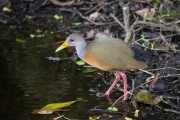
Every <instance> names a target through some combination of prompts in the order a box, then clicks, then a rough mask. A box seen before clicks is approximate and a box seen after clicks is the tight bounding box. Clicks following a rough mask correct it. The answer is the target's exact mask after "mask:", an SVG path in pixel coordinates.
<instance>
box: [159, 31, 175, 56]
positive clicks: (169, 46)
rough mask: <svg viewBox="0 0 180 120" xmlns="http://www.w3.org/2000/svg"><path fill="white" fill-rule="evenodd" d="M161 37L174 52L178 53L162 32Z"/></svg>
mask: <svg viewBox="0 0 180 120" xmlns="http://www.w3.org/2000/svg"><path fill="white" fill-rule="evenodd" d="M160 37H161V38H162V40H163V41H164V42H165V43H166V44H167V45H168V46H169V47H170V48H171V50H172V51H173V52H174V53H176V51H175V50H174V49H173V47H172V46H171V45H170V44H169V43H168V42H167V41H166V39H165V37H164V36H163V35H162V34H160Z"/></svg>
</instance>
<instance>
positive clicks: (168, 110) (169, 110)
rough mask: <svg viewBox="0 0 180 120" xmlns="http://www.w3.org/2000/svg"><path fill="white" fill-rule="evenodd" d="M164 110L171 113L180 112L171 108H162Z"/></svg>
mask: <svg viewBox="0 0 180 120" xmlns="http://www.w3.org/2000/svg"><path fill="white" fill-rule="evenodd" d="M164 111H166V112H173V113H176V114H180V111H177V110H172V109H164Z"/></svg>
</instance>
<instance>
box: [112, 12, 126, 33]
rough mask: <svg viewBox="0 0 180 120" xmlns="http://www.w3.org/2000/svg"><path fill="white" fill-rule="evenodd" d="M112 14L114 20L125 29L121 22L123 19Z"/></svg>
mask: <svg viewBox="0 0 180 120" xmlns="http://www.w3.org/2000/svg"><path fill="white" fill-rule="evenodd" d="M110 16H111V17H112V18H113V19H114V21H116V22H117V23H118V24H119V25H120V26H121V27H122V28H123V29H125V27H124V25H123V24H122V23H121V21H119V20H118V19H117V17H115V16H114V15H113V14H112V13H111V14H110Z"/></svg>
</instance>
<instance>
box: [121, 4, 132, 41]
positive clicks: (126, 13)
mask: <svg viewBox="0 0 180 120" xmlns="http://www.w3.org/2000/svg"><path fill="white" fill-rule="evenodd" d="M122 9H123V16H124V26H125V31H126V37H125V39H124V42H125V43H128V42H130V40H131V36H132V31H131V28H130V19H129V16H130V15H129V6H123V8H122Z"/></svg>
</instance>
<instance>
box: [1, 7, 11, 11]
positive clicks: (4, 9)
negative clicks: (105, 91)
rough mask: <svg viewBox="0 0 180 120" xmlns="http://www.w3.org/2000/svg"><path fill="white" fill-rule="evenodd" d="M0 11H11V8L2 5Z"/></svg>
mask: <svg viewBox="0 0 180 120" xmlns="http://www.w3.org/2000/svg"><path fill="white" fill-rule="evenodd" d="M2 11H3V12H11V9H9V8H8V7H3V9H2Z"/></svg>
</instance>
